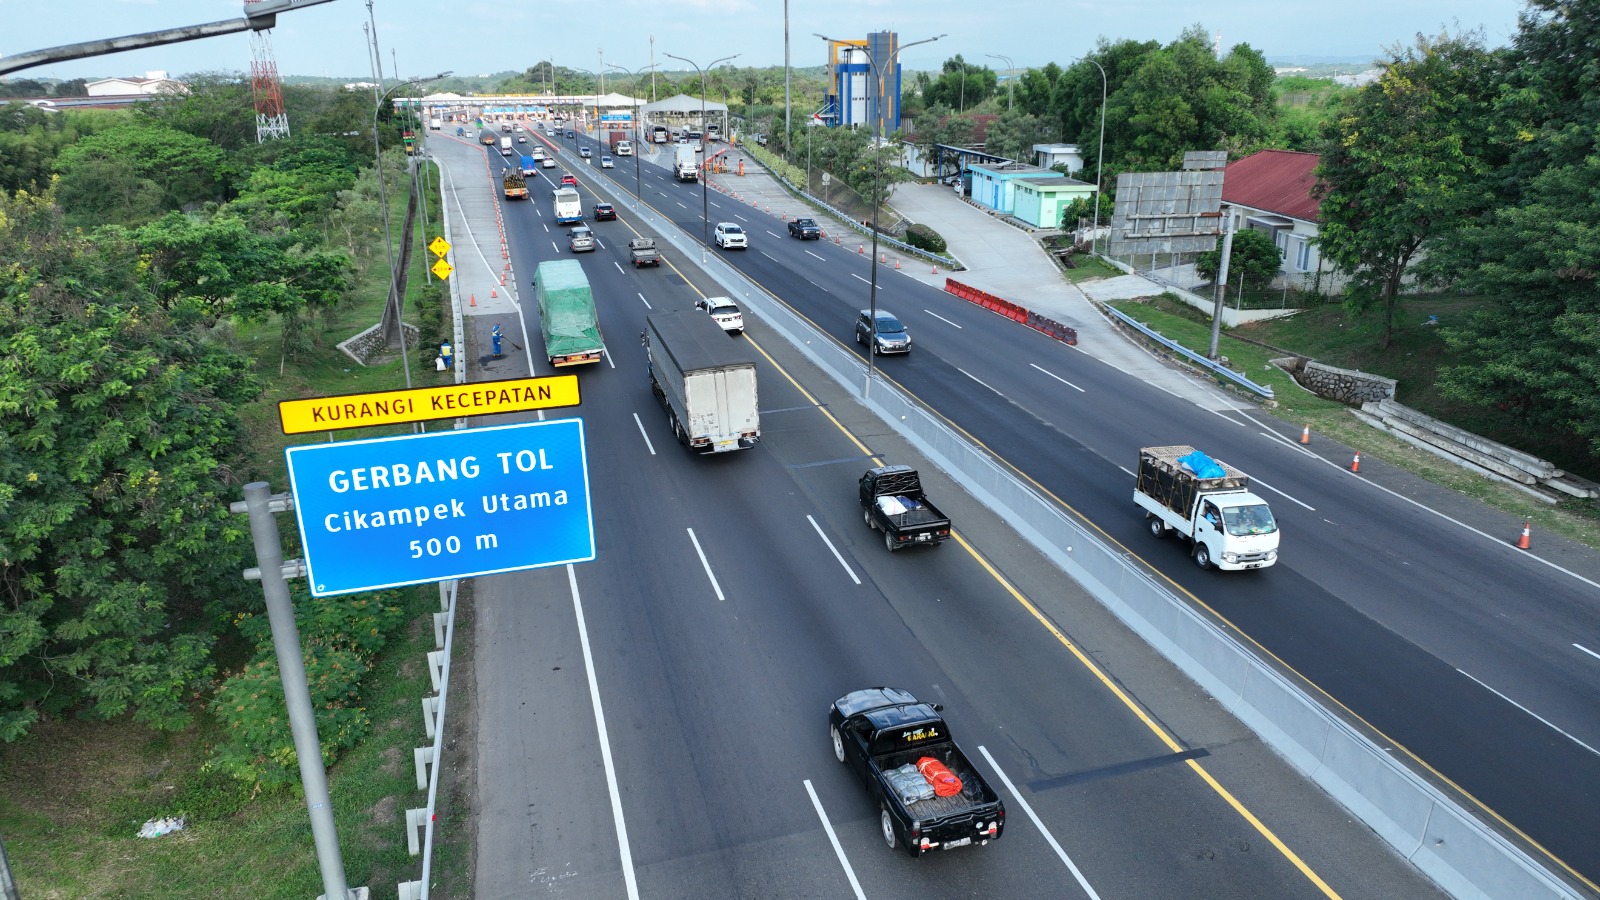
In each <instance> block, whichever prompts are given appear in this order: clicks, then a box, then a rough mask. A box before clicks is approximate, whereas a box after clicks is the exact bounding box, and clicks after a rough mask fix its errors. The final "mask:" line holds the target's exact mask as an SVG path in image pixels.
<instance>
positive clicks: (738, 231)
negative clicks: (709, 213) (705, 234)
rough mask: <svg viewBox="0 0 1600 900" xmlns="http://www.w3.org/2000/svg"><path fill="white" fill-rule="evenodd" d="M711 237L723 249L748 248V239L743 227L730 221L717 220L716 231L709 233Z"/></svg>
mask: <svg viewBox="0 0 1600 900" xmlns="http://www.w3.org/2000/svg"><path fill="white" fill-rule="evenodd" d="M711 239H712V240H713V241H715V242H716V244H717V246H718V247H721V248H722V249H724V250H747V249H749V248H750V241H749V239H748V238H747V237H745V233H744V229H743V228H740V227H739V226H738V225H735V224H734V223H732V222H718V223H717V229H716V231H713V232H712V233H711Z"/></svg>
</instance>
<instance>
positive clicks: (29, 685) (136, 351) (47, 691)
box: [0, 196, 258, 741]
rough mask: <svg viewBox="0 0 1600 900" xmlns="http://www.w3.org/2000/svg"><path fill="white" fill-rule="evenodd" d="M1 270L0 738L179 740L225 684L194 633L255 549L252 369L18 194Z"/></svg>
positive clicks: (0, 226)
mask: <svg viewBox="0 0 1600 900" xmlns="http://www.w3.org/2000/svg"><path fill="white" fill-rule="evenodd" d="M0 258H4V259H5V260H6V261H7V266H8V268H7V271H8V277H7V278H6V279H5V280H4V281H3V282H0V511H3V513H0V579H3V582H4V585H5V595H6V601H5V603H4V604H0V739H4V740H8V741H13V740H16V739H18V738H19V737H21V736H23V735H24V734H26V733H27V731H28V729H29V728H30V727H31V726H32V725H33V723H35V722H36V721H38V719H39V717H40V716H43V715H59V714H65V713H68V712H74V711H76V712H78V713H80V714H82V715H86V716H91V717H95V718H110V717H115V716H120V715H123V714H128V713H131V714H132V715H133V717H134V718H135V719H136V720H137V721H140V722H143V723H146V724H148V725H150V726H152V727H157V728H175V727H181V726H182V725H184V724H185V723H186V722H187V721H188V719H189V715H190V712H189V710H190V703H191V702H192V700H193V698H194V697H195V696H196V694H195V692H196V691H197V690H199V689H200V688H201V687H202V686H203V685H204V684H205V683H207V682H208V680H209V679H210V677H211V675H212V665H211V662H210V660H209V647H210V643H211V640H210V638H209V637H208V636H207V635H206V634H204V633H203V632H196V631H194V630H193V629H192V628H190V627H184V626H186V624H187V622H189V621H192V620H201V621H203V620H204V618H205V617H204V616H203V615H202V611H205V610H207V609H208V608H213V604H214V603H215V600H216V598H218V597H225V596H227V595H229V594H230V593H232V586H233V584H234V582H235V581H236V579H237V577H238V570H239V568H240V567H241V566H242V565H243V563H244V552H245V551H244V548H246V547H247V546H248V533H247V531H246V530H245V529H244V525H243V523H242V522H235V521H232V518H233V517H231V516H230V515H229V513H228V504H229V502H230V501H231V500H232V499H233V498H232V494H233V493H235V491H236V489H234V488H232V487H231V486H230V485H229V478H230V473H232V472H233V471H234V470H235V468H236V466H237V465H238V463H239V455H240V450H241V449H242V438H243V433H242V429H241V426H240V422H239V419H238V416H237V413H236V410H237V409H238V408H239V407H240V406H241V405H243V404H244V403H246V402H248V401H250V400H252V399H254V397H255V396H256V394H257V393H258V387H257V386H256V384H255V383H254V381H253V379H252V378H251V377H250V375H249V362H248V360H246V359H245V358H243V357H241V356H240V355H238V354H237V353H234V352H233V351H232V350H230V349H228V348H226V347H225V346H223V345H221V344H219V343H217V342H215V341H213V340H210V339H208V338H207V337H206V336H205V333H204V332H201V331H197V330H195V329H192V328H184V327H181V326H180V325H179V324H178V323H175V322H174V321H172V320H171V319H170V318H169V317H168V316H167V315H166V314H165V312H164V311H163V309H162V308H161V306H160V305H159V304H157V303H155V302H153V301H152V300H151V298H150V297H149V296H148V295H147V294H146V293H144V291H143V290H142V288H141V287H140V285H139V284H138V283H137V281H136V280H135V276H134V273H136V272H137V271H138V269H139V264H138V258H137V254H136V252H135V250H134V248H133V247H132V246H130V245H129V244H127V243H126V242H124V241H121V240H117V239H115V238H114V237H108V236H98V237H96V238H93V239H90V238H85V237H82V236H80V235H79V234H78V233H77V232H74V231H72V230H69V229H67V228H66V227H65V226H64V223H63V222H62V221H61V217H60V213H59V212H58V211H57V210H56V209H55V208H54V207H53V206H52V205H51V204H50V203H49V201H48V199H47V198H33V197H25V196H13V197H9V198H0Z"/></svg>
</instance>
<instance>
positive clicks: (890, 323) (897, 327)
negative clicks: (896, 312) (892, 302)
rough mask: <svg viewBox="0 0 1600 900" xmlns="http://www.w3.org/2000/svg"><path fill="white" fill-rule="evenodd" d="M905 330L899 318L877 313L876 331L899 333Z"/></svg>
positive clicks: (880, 332)
mask: <svg viewBox="0 0 1600 900" xmlns="http://www.w3.org/2000/svg"><path fill="white" fill-rule="evenodd" d="M905 330H906V327H905V326H904V325H901V324H900V320H899V319H896V318H895V317H894V316H886V315H883V314H882V313H879V314H878V333H879V334H900V333H902V332H904V331H905Z"/></svg>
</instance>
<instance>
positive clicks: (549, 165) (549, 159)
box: [539, 156, 556, 169]
mask: <svg viewBox="0 0 1600 900" xmlns="http://www.w3.org/2000/svg"><path fill="white" fill-rule="evenodd" d="M539 165H540V166H541V167H542V168H546V169H554V168H555V167H556V158H555V157H554V156H546V157H544V158H542V159H540V160H539Z"/></svg>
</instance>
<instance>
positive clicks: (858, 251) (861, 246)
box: [856, 244, 867, 256]
mask: <svg viewBox="0 0 1600 900" xmlns="http://www.w3.org/2000/svg"><path fill="white" fill-rule="evenodd" d="M865 252H867V245H866V244H857V245H856V254H857V255H858V256H859V255H860V254H862V253H865Z"/></svg>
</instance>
